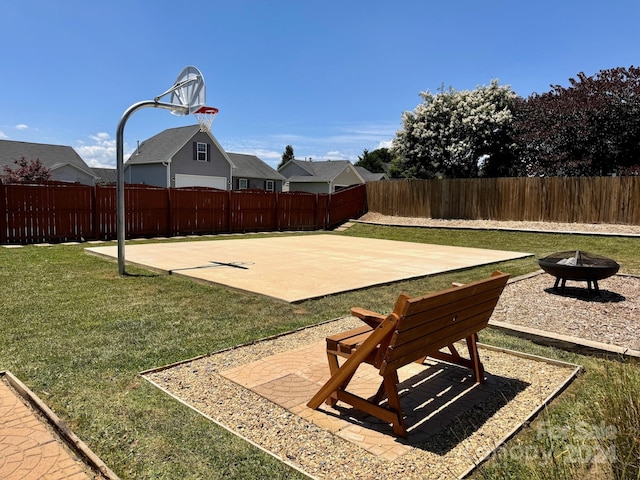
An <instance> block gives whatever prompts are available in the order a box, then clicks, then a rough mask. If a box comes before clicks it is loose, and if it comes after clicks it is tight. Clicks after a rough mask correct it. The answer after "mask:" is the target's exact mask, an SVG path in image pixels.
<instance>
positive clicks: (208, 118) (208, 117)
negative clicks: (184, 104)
mask: <svg viewBox="0 0 640 480" xmlns="http://www.w3.org/2000/svg"><path fill="white" fill-rule="evenodd" d="M193 115H194V116H195V117H196V120H198V123H199V124H200V131H201V132H211V125H213V121H214V120H215V118H216V115H218V109H217V108H215V107H200V108H199V109H198V110H196V111H195V112H194V113H193Z"/></svg>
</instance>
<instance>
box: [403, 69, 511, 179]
mask: <svg viewBox="0 0 640 480" xmlns="http://www.w3.org/2000/svg"><path fill="white" fill-rule="evenodd" d="M420 96H421V97H422V99H423V102H422V103H421V104H419V105H418V106H417V107H416V108H415V110H414V111H413V112H405V113H404V114H403V116H402V123H403V129H402V130H400V131H398V132H397V134H396V138H395V139H394V140H393V151H394V153H395V155H396V157H397V160H396V162H395V164H394V165H393V169H392V175H393V176H396V177H406V178H439V177H448V178H470V177H477V176H480V174H491V175H496V174H500V173H501V171H502V170H505V169H508V164H509V162H510V160H511V159H512V155H511V142H510V127H511V122H512V118H513V116H512V108H513V104H514V102H515V99H516V98H517V95H516V94H515V93H514V92H513V91H512V90H511V87H510V86H500V85H498V81H497V80H492V81H491V83H490V85H488V86H482V87H478V88H476V89H475V90H473V91H470V90H465V91H456V90H454V89H453V88H450V89H449V90H448V91H445V90H444V89H441V91H439V92H438V93H436V94H433V93H431V92H429V91H426V92H420ZM504 173H505V172H502V174H504Z"/></svg>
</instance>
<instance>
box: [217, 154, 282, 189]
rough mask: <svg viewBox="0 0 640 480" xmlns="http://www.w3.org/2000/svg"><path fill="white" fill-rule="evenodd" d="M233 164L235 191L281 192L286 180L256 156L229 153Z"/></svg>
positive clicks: (233, 185)
mask: <svg viewBox="0 0 640 480" xmlns="http://www.w3.org/2000/svg"><path fill="white" fill-rule="evenodd" d="M227 155H229V158H230V159H231V163H232V164H233V169H232V172H233V175H232V176H233V179H232V188H233V190H244V189H260V190H268V191H270V192H281V191H282V187H283V185H284V182H285V181H286V179H285V178H284V177H283V176H282V175H280V174H279V173H278V172H277V171H276V170H274V169H273V168H271V167H270V166H269V165H267V164H266V163H265V162H263V161H262V160H260V159H259V158H258V157H256V156H255V155H247V154H244V153H228V154H227Z"/></svg>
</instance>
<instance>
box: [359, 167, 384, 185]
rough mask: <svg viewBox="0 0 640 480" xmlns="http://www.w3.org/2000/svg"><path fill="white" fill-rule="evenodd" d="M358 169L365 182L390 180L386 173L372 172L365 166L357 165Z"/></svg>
mask: <svg viewBox="0 0 640 480" xmlns="http://www.w3.org/2000/svg"><path fill="white" fill-rule="evenodd" d="M356 170H357V171H358V173H359V174H360V176H361V177H362V178H364V181H365V182H376V181H378V180H389V176H388V175H387V174H386V173H384V172H383V173H372V172H370V171H369V170H367V169H366V168H364V167H356Z"/></svg>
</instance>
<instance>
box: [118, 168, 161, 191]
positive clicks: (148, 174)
mask: <svg viewBox="0 0 640 480" xmlns="http://www.w3.org/2000/svg"><path fill="white" fill-rule="evenodd" d="M124 181H125V182H126V183H133V184H145V185H152V186H155V187H166V186H167V167H165V166H164V165H162V164H161V163H148V164H141V165H129V166H127V167H126V168H125V172H124Z"/></svg>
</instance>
